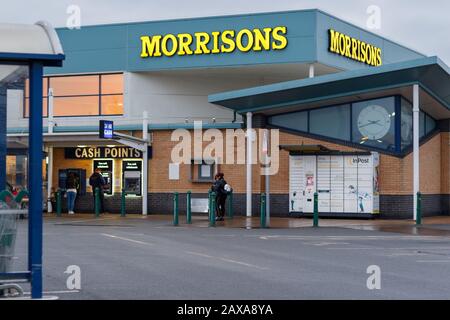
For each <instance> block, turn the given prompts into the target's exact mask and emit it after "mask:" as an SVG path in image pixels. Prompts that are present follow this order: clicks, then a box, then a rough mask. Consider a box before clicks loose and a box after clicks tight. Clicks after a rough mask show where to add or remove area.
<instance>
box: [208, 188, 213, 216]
mask: <svg viewBox="0 0 450 320" xmlns="http://www.w3.org/2000/svg"><path fill="white" fill-rule="evenodd" d="M211 193H212V191H211V190H209V191H208V223H210V221H211V212H212V209H211V206H212V204H211V199H212V198H211Z"/></svg>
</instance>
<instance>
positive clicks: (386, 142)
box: [268, 96, 436, 153]
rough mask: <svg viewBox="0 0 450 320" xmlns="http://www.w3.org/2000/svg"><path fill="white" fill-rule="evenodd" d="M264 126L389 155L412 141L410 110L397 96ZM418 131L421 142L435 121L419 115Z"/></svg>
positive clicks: (296, 114) (275, 118)
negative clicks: (329, 139) (387, 152)
mask: <svg viewBox="0 0 450 320" xmlns="http://www.w3.org/2000/svg"><path fill="white" fill-rule="evenodd" d="M268 123H269V124H271V125H273V126H275V127H279V128H284V129H290V130H293V131H298V132H304V133H308V134H311V135H315V136H317V137H318V138H319V139H320V138H322V137H327V138H331V139H333V140H337V142H339V141H344V142H351V143H353V144H354V145H355V146H364V147H366V146H367V147H370V148H371V149H372V148H373V149H378V150H385V151H389V152H391V153H401V152H402V151H403V150H405V149H406V148H408V147H410V146H411V145H412V141H413V112H412V106H411V104H410V103H409V102H408V101H407V100H406V99H404V98H403V97H401V96H391V97H385V98H379V99H372V100H363V101H356V102H353V103H350V104H343V105H334V106H327V107H320V108H315V109H309V110H304V111H298V112H290V113H285V114H279V115H274V116H270V117H269V118H268ZM419 130H420V137H421V138H422V137H424V136H426V135H429V134H430V133H432V132H433V131H434V130H436V121H435V120H434V119H433V118H432V117H431V116H429V115H428V114H426V113H424V112H423V111H421V112H420V114H419Z"/></svg>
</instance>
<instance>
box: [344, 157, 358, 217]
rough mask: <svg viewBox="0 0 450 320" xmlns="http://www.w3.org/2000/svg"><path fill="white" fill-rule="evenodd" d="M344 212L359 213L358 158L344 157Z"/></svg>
mask: <svg viewBox="0 0 450 320" xmlns="http://www.w3.org/2000/svg"><path fill="white" fill-rule="evenodd" d="M344 212H346V213H357V212H358V156H344Z"/></svg>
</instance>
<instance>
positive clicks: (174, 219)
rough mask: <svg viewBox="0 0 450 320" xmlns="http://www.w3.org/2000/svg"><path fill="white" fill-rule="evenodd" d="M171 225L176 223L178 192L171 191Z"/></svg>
mask: <svg viewBox="0 0 450 320" xmlns="http://www.w3.org/2000/svg"><path fill="white" fill-rule="evenodd" d="M173 225H174V226H177V225H178V192H174V193H173Z"/></svg>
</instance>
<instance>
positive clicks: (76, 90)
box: [50, 75, 100, 96]
mask: <svg viewBox="0 0 450 320" xmlns="http://www.w3.org/2000/svg"><path fill="white" fill-rule="evenodd" d="M99 81H100V80H99V76H98V75H94V76H62V77H51V78H50V87H51V88H53V95H54V96H78V95H98V94H99V91H100V88H99V86H100V82H99Z"/></svg>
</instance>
